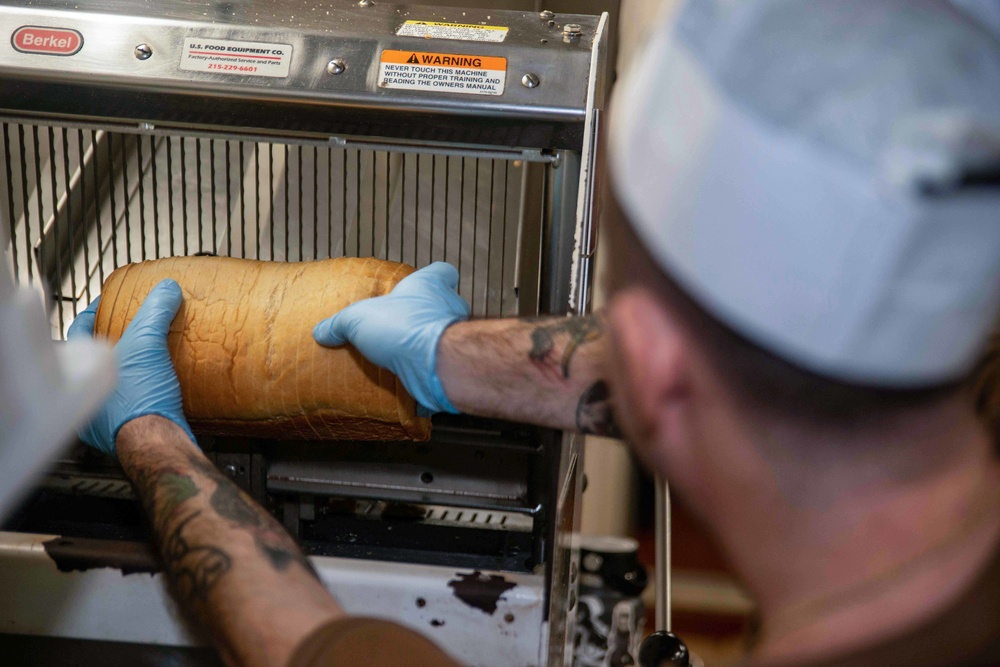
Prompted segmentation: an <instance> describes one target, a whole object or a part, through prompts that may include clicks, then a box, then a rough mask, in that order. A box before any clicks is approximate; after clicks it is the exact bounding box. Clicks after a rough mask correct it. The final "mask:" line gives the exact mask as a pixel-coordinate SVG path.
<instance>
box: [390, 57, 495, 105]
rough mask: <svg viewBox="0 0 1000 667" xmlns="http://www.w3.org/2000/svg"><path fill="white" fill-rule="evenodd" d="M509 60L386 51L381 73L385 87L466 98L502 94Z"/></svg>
mask: <svg viewBox="0 0 1000 667" xmlns="http://www.w3.org/2000/svg"><path fill="white" fill-rule="evenodd" d="M506 81H507V59H506V58H501V57H498V56H468V55H460V54H453V53H423V52H421V51H391V50H389V51H383V52H382V60H381V63H380V67H379V72H378V85H379V86H380V87H382V88H406V89H410V90H433V91H435V92H439V93H465V94H467V95H503V89H504V85H505V84H506Z"/></svg>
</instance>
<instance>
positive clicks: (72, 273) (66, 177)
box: [56, 127, 83, 318]
mask: <svg viewBox="0 0 1000 667" xmlns="http://www.w3.org/2000/svg"><path fill="white" fill-rule="evenodd" d="M61 129H62V152H63V181H64V183H65V186H66V220H68V221H69V225H68V226H67V227H66V233H67V234H69V284H70V291H71V292H72V294H71V296H72V297H73V301H72V303H73V317H74V318H76V315H77V312H78V311H77V303H76V267H75V266H74V264H75V263H76V230H75V229H73V226H72V225H73V189H72V187H71V186H70V183H71V181H70V168H69V130H68V129H66V128H65V127H63V128H61ZM80 165H81V166H80V178H81V180H82V179H83V160H82V159H81V160H80ZM58 226H59V225H58V224H57V225H56V227H58ZM60 278H61V276H60ZM61 291H62V288H61V287H60V292H61ZM60 312H62V310H61V306H60Z"/></svg>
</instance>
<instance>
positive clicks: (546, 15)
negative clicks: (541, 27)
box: [538, 9, 556, 21]
mask: <svg viewBox="0 0 1000 667" xmlns="http://www.w3.org/2000/svg"><path fill="white" fill-rule="evenodd" d="M555 17H556V13H555V12H550V11H549V10H547V9H546V10H544V11H541V12H539V13H538V18H540V19H542V20H543V21H551V20H552V19H554V18H555Z"/></svg>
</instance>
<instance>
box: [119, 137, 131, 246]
mask: <svg viewBox="0 0 1000 667" xmlns="http://www.w3.org/2000/svg"><path fill="white" fill-rule="evenodd" d="M118 149H119V152H120V153H121V156H122V213H124V215H125V259H126V261H128V263H129V264H131V263H132V217H131V215H130V213H129V208H130V206H129V196H128V195H129V187H128V153H127V152H126V150H125V135H124V134H123V135H121V136H120V141H119V142H118Z"/></svg>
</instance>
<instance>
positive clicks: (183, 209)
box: [180, 137, 191, 255]
mask: <svg viewBox="0 0 1000 667" xmlns="http://www.w3.org/2000/svg"><path fill="white" fill-rule="evenodd" d="M185 144H187V139H185V138H184V137H181V156H180V157H181V217H182V219H183V221H184V254H185V255H190V254H191V249H190V247H189V246H188V204H187V189H188V186H187V151H186V150H185V148H184V146H185Z"/></svg>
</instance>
